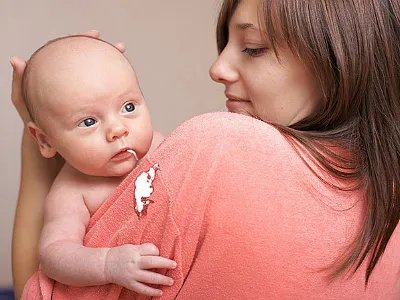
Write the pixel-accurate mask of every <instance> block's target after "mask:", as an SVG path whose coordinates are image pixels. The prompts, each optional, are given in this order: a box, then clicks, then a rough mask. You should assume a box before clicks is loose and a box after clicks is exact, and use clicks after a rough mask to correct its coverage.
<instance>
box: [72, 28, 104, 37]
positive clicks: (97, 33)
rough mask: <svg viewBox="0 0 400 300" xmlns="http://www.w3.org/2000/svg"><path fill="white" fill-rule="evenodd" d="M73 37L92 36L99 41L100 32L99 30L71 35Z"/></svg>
mask: <svg viewBox="0 0 400 300" xmlns="http://www.w3.org/2000/svg"><path fill="white" fill-rule="evenodd" d="M71 35H84V36H90V37H92V38H95V39H98V38H99V37H100V32H98V31H97V30H88V31H84V32H80V33H78V34H71Z"/></svg>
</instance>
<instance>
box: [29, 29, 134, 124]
mask: <svg viewBox="0 0 400 300" xmlns="http://www.w3.org/2000/svg"><path fill="white" fill-rule="evenodd" d="M127 68H129V69H130V71H131V73H132V74H133V76H135V75H134V72H133V69H132V67H131V65H130V63H129V61H128V60H127V59H126V58H125V56H124V55H123V54H122V53H120V52H119V50H118V49H117V48H115V47H114V46H113V45H111V44H109V43H107V42H105V41H103V40H100V39H95V38H91V37H87V36H67V37H62V38H58V39H55V40H52V41H50V42H48V43H47V44H45V45H44V46H42V47H41V48H39V49H38V50H37V51H35V53H34V54H33V55H32V56H31V58H30V59H29V61H28V62H27V65H26V68H25V72H24V75H23V80H22V93H23V98H24V100H25V103H26V106H27V108H28V111H29V113H30V115H31V118H32V119H33V120H34V122H36V123H41V121H42V117H43V115H44V114H43V111H44V110H46V108H48V107H49V106H51V105H52V104H54V105H57V104H56V103H57V101H56V100H58V101H68V97H69V96H70V95H71V93H72V92H74V96H75V95H76V93H78V92H81V93H88V94H90V93H92V92H94V91H92V90H91V87H92V86H93V87H94V86H95V84H90V83H91V78H94V81H95V82H97V84H98V82H99V80H100V81H104V84H105V85H106V84H107V78H106V76H102V77H101V75H102V74H104V73H110V74H114V75H116V76H118V75H119V71H120V70H122V72H124V71H127ZM128 72H129V70H128ZM121 76H123V75H121ZM96 80H97V81H96ZM64 95H65V98H63V96H64Z"/></svg>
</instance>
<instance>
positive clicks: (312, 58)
mask: <svg viewBox="0 0 400 300" xmlns="http://www.w3.org/2000/svg"><path fill="white" fill-rule="evenodd" d="M239 3H240V0H225V1H224V3H223V4H222V8H221V12H220V15H219V21H218V25H217V45H218V51H219V53H221V52H222V51H223V49H224V48H225V46H226V45H227V43H228V39H229V31H228V26H229V22H230V19H231V18H232V15H233V14H234V12H235V10H236V8H237V6H238V5H239ZM259 25H260V28H261V29H262V30H263V31H265V32H266V33H267V34H266V35H267V37H266V38H267V40H268V41H269V42H270V43H271V44H272V47H273V48H274V49H275V52H276V53H277V55H278V58H279V45H280V44H281V45H287V46H288V47H289V48H290V49H291V50H292V52H293V53H294V55H296V56H297V57H298V58H299V60H301V61H303V62H304V64H305V65H306V66H308V67H309V68H310V70H311V71H312V72H313V73H314V75H315V77H316V78H318V80H319V81H320V85H321V88H322V91H323V95H324V97H323V99H322V100H321V101H320V102H321V103H320V104H319V106H318V107H317V109H316V110H315V112H313V113H312V114H311V115H310V116H308V117H306V118H305V119H303V120H301V121H299V122H298V123H296V124H293V125H291V126H289V127H286V128H285V127H283V126H278V125H275V126H276V127H277V128H278V129H279V130H280V131H281V132H282V133H283V134H284V135H285V136H286V137H287V139H288V140H289V141H290V142H291V144H292V145H293V146H294V147H296V145H297V147H296V148H299V147H298V146H299V145H300V146H301V147H305V149H307V153H308V154H307V155H311V156H312V157H313V159H314V160H315V161H316V162H317V163H318V164H319V166H321V168H322V170H325V171H327V172H329V173H330V174H332V175H334V176H336V177H337V178H340V179H342V180H344V181H345V182H346V181H348V182H352V183H354V182H356V183H357V184H355V185H354V184H352V186H351V187H349V188H344V187H339V186H335V185H333V184H331V183H329V182H326V181H325V180H324V179H323V178H322V177H321V176H318V175H317V176H318V177H319V178H320V179H321V180H323V181H325V182H326V183H328V184H329V185H331V186H333V187H335V188H338V189H346V190H355V189H360V188H362V189H363V190H365V193H366V195H365V201H366V216H365V219H364V223H363V228H362V230H361V231H360V233H359V235H358V236H357V238H356V240H355V241H354V242H353V244H352V245H351V246H350V248H349V249H350V251H349V252H348V253H346V254H345V255H343V260H341V265H340V267H338V268H337V269H336V270H335V271H334V272H332V274H331V276H330V277H331V278H334V277H336V276H338V275H339V274H341V273H342V272H344V271H345V270H347V269H349V268H350V267H352V266H354V272H355V271H356V270H357V269H358V268H359V267H360V266H361V264H362V263H363V262H364V261H365V260H368V266H367V271H366V278H365V281H366V283H368V279H369V277H370V275H371V272H372V270H373V269H374V267H375V265H376V264H377V262H378V260H379V258H380V257H381V256H382V254H383V252H384V251H385V248H386V246H387V244H388V242H389V239H390V237H391V235H392V233H393V232H394V230H395V228H396V226H397V224H398V222H399V218H400V189H399V186H400V3H399V1H398V0H368V1H365V0H353V1H349V0H335V1H328V0H319V1H313V0H279V1H276V0H260V1H259ZM332 143H333V144H335V145H338V146H340V147H341V148H342V149H345V150H348V153H351V156H343V155H339V154H337V153H335V152H334V151H333V150H332V148H328V147H327V146H326V145H327V144H332ZM297 151H298V153H300V151H299V150H297ZM308 166H309V165H308ZM309 167H310V166H309ZM314 173H315V174H317V172H316V171H314Z"/></svg>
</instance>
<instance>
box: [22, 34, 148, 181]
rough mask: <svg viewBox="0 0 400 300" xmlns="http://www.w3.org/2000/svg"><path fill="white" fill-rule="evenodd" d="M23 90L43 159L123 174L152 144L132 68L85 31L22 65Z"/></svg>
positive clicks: (46, 47)
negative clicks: (61, 160)
mask: <svg viewBox="0 0 400 300" xmlns="http://www.w3.org/2000/svg"><path fill="white" fill-rule="evenodd" d="M23 95H24V99H25V102H26V105H27V107H28V110H29V113H30V115H31V117H32V120H33V121H32V122H30V123H29V124H28V128H29V131H30V133H31V134H32V136H33V137H34V138H35V139H36V141H37V142H38V145H39V148H40V151H41V153H42V155H43V156H44V157H47V158H50V157H53V156H54V155H55V154H56V153H57V152H58V153H59V154H60V155H61V156H62V157H63V158H64V159H65V161H66V162H67V163H69V164H70V165H71V166H73V167H74V168H76V169H77V170H79V171H81V172H83V173H85V174H89V175H94V176H123V175H126V174H127V173H128V172H130V171H131V170H132V169H133V167H134V166H135V164H136V159H135V157H134V156H133V155H131V154H129V153H127V152H126V150H134V151H135V152H136V154H137V156H138V157H139V158H141V157H143V156H144V155H145V154H146V153H147V151H148V150H149V148H150V145H151V142H152V134H153V130H152V126H151V119H150V114H149V112H148V109H147V106H146V104H145V101H144V98H143V95H142V93H141V91H140V87H139V84H138V81H137V78H136V75H135V72H134V70H133V68H132V66H131V65H130V63H129V61H128V60H127V59H126V57H125V56H124V55H123V54H122V53H120V52H119V51H118V50H117V49H116V48H115V47H114V46H112V45H110V44H108V43H107V42H104V41H101V40H98V39H93V38H90V37H84V36H71V37H64V38H61V39H56V40H53V41H51V42H49V43H47V44H46V45H44V46H43V47H41V48H40V49H39V50H37V51H36V52H35V53H34V54H33V55H32V57H31V58H30V60H29V61H28V63H27V67H26V70H25V73H24V77H23Z"/></svg>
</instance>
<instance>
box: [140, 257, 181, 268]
mask: <svg viewBox="0 0 400 300" xmlns="http://www.w3.org/2000/svg"><path fill="white" fill-rule="evenodd" d="M138 263H139V268H140V269H142V270H148V269H175V268H176V262H174V261H173V260H170V259H168V258H165V257H161V256H141V257H140V258H139V262H138Z"/></svg>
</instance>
